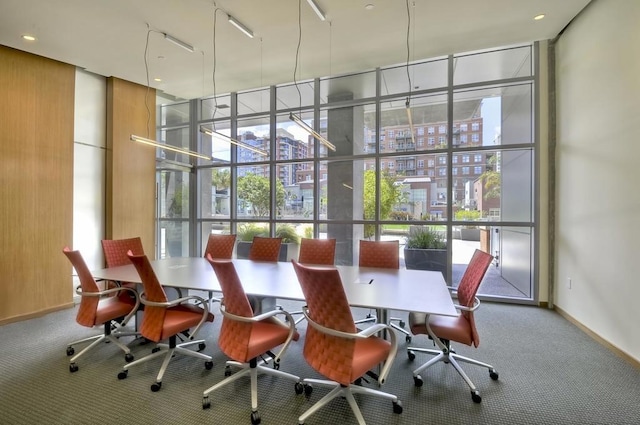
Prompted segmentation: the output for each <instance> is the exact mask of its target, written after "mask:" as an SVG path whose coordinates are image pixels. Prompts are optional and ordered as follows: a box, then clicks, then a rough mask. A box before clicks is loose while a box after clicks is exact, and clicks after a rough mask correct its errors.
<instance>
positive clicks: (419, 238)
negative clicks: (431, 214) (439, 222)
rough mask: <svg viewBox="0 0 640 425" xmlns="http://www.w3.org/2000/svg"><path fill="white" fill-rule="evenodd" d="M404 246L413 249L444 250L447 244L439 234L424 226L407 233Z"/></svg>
mask: <svg viewBox="0 0 640 425" xmlns="http://www.w3.org/2000/svg"><path fill="white" fill-rule="evenodd" d="M405 246H406V247H407V248H413V249H446V247H447V242H446V241H445V239H444V238H443V237H442V235H441V234H440V233H439V232H437V231H435V230H431V229H430V228H429V227H428V226H424V227H418V228H413V229H411V230H410V231H409V236H407V243H406V245H405Z"/></svg>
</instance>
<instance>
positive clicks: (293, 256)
mask: <svg viewBox="0 0 640 425" xmlns="http://www.w3.org/2000/svg"><path fill="white" fill-rule="evenodd" d="M252 243H253V242H245V241H238V243H237V244H236V257H237V258H243V259H247V258H249V250H250V249H251V244H252ZM299 249H300V245H298V244H297V243H283V244H282V245H280V254H279V255H278V261H291V260H297V259H298V251H299Z"/></svg>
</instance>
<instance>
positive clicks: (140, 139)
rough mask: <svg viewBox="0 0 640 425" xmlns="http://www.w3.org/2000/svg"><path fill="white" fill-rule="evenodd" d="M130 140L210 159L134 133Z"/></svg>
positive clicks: (210, 158)
mask: <svg viewBox="0 0 640 425" xmlns="http://www.w3.org/2000/svg"><path fill="white" fill-rule="evenodd" d="M131 141H133V142H138V143H142V144H145V145H149V146H155V147H156V148H160V149H166V150H169V151H172V152H176V153H181V154H184V155H189V156H195V157H197V158H202V159H206V160H208V161H211V160H212V157H211V156H207V155H203V154H201V153H198V152H194V151H190V150H188V149H180V148H177V147H175V146H171V145H167V144H166V143H159V142H156V141H155V140H151V139H147V138H146V137H140V136H136V135H135V134H132V135H131Z"/></svg>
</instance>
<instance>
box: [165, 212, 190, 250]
mask: <svg viewBox="0 0 640 425" xmlns="http://www.w3.org/2000/svg"><path fill="white" fill-rule="evenodd" d="M188 256H189V223H187V222H183V221H167V220H160V258H166V257H188Z"/></svg>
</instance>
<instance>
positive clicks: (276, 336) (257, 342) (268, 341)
mask: <svg viewBox="0 0 640 425" xmlns="http://www.w3.org/2000/svg"><path fill="white" fill-rule="evenodd" d="M288 336H289V327H288V326H284V325H282V324H280V323H277V322H274V321H271V320H263V321H261V322H257V323H254V324H253V328H252V329H251V337H250V338H249V344H248V346H247V355H246V358H245V359H243V360H240V361H242V362H247V361H249V360H251V359H253V358H255V357H258V356H259V355H260V354H264V353H265V352H267V351H268V350H271V349H273V348H275V347H277V346H278V345H281V344H283V343H284V342H285V341H286V340H287V337H288Z"/></svg>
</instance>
